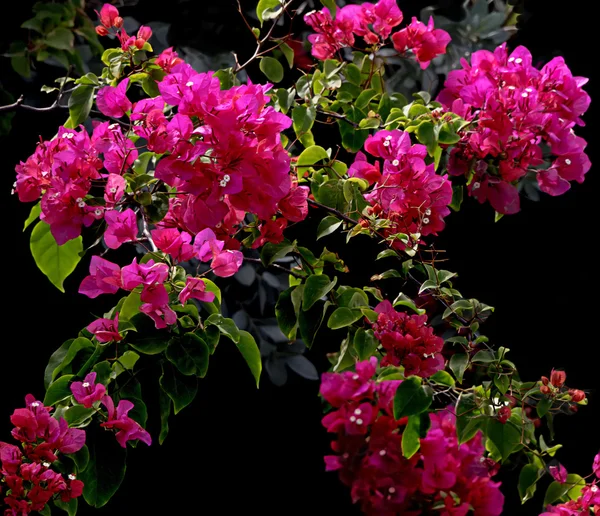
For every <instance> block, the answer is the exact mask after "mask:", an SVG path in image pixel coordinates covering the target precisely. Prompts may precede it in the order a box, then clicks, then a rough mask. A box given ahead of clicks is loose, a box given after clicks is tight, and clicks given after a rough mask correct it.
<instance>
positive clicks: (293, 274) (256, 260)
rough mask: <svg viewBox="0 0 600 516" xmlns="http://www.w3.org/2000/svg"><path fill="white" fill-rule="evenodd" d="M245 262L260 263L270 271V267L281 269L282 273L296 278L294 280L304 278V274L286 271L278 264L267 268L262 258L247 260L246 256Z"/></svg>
mask: <svg viewBox="0 0 600 516" xmlns="http://www.w3.org/2000/svg"><path fill="white" fill-rule="evenodd" d="M244 261H245V262H252V263H260V264H261V265H262V266H263V267H264V268H265V269H268V268H269V267H271V268H273V269H279V270H280V271H283V272H287V273H288V274H291V275H292V276H294V278H304V276H302V274H298V273H297V272H296V271H292V270H290V269H286V268H285V267H282V266H281V265H278V264H276V263H272V264H271V265H269V266H268V267H267V266H265V264H264V263H263V262H262V260H261V259H260V258H247V257H246V256H244Z"/></svg>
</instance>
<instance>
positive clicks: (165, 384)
mask: <svg viewBox="0 0 600 516" xmlns="http://www.w3.org/2000/svg"><path fill="white" fill-rule="evenodd" d="M159 382H160V386H161V387H162V390H163V391H165V392H166V393H167V395H168V396H169V398H171V399H172V400H173V408H174V413H175V414H176V415H177V414H178V413H179V412H180V411H181V410H182V409H184V408H185V407H187V406H188V405H189V404H190V403H191V402H192V401H193V400H194V398H195V397H196V393H197V392H198V379H197V378H196V377H195V376H185V375H183V374H181V373H180V372H179V371H177V369H175V368H174V367H173V366H172V365H171V364H170V363H165V364H164V365H163V373H162V375H161V377H160V380H159Z"/></svg>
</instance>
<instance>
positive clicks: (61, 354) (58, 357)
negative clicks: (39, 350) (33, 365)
mask: <svg viewBox="0 0 600 516" xmlns="http://www.w3.org/2000/svg"><path fill="white" fill-rule="evenodd" d="M74 340H75V339H69V340H67V341H65V342H63V343H62V345H61V346H60V348H58V349H57V350H56V351H55V352H54V353H52V356H51V357H50V360H49V361H48V365H47V366H46V369H45V370H44V388H45V389H48V386H49V385H50V384H51V383H52V380H53V379H54V378H53V374H52V373H54V370H55V369H56V368H57V367H58V366H59V365H60V364H61V363H62V361H63V360H64V359H65V357H66V356H67V353H68V351H69V348H70V347H71V344H73V341H74Z"/></svg>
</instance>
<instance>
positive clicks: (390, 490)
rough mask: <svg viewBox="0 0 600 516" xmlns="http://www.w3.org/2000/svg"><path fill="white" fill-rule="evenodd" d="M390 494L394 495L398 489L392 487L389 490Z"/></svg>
mask: <svg viewBox="0 0 600 516" xmlns="http://www.w3.org/2000/svg"><path fill="white" fill-rule="evenodd" d="M388 492H389V493H390V494H394V493H395V492H396V488H395V487H394V486H392V487H390V488H389V489H388Z"/></svg>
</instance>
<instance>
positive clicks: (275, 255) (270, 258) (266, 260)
mask: <svg viewBox="0 0 600 516" xmlns="http://www.w3.org/2000/svg"><path fill="white" fill-rule="evenodd" d="M293 250H294V244H290V243H289V242H287V243H281V244H271V243H270V242H269V243H267V244H265V245H264V246H263V248H262V250H261V252H260V259H261V261H262V262H263V264H264V265H265V267H268V266H269V265H271V264H272V263H274V262H276V261H277V260H279V259H280V258H283V257H284V256H286V255H288V254H289V253H291V252H292V251H293Z"/></svg>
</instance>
